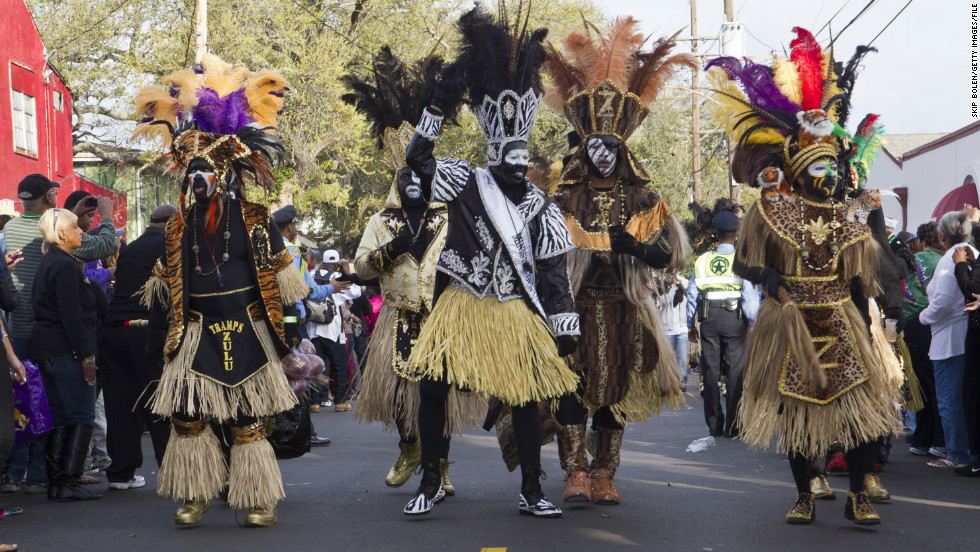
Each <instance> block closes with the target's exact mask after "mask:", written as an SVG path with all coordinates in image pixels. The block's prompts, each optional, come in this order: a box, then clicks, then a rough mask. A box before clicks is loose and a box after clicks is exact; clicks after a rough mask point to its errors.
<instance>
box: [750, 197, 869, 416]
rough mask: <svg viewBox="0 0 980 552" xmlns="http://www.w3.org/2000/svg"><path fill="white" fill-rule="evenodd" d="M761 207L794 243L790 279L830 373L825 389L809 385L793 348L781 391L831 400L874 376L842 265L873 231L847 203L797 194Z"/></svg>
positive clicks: (782, 236)
mask: <svg viewBox="0 0 980 552" xmlns="http://www.w3.org/2000/svg"><path fill="white" fill-rule="evenodd" d="M759 207H760V208H761V209H762V212H763V216H764V217H765V220H766V222H767V223H768V224H769V227H770V228H771V229H772V231H773V232H774V233H775V234H776V236H778V239H781V240H785V241H788V242H790V243H791V244H792V245H793V247H794V251H795V252H794V257H795V258H794V270H793V271H792V273H791V274H787V275H785V278H786V280H787V282H788V283H789V286H790V289H791V291H790V296H791V298H792V300H793V301H794V302H795V303H796V304H797V306H798V308H799V309H800V312H801V313H802V315H803V319H804V321H805V322H806V326H807V329H808V330H809V332H810V336H811V337H812V338H813V343H814V349H815V351H816V352H817V358H818V360H819V362H820V365H821V367H822V368H823V370H824V373H825V374H826V376H827V386H826V387H825V388H823V389H818V388H815V387H811V386H809V385H808V384H807V383H806V378H805V377H804V375H803V373H802V370H801V369H800V368H799V366H798V363H797V361H796V359H795V358H794V357H793V356H792V355H791V354H790V353H789V352H788V348H787V354H786V357H785V359H784V361H783V370H782V375H781V377H780V382H779V391H780V393H782V394H783V395H786V396H789V397H793V398H797V399H800V400H804V401H809V402H814V403H818V404H826V403H828V402H830V401H832V400H834V399H836V398H837V397H840V396H841V395H842V394H844V393H846V392H847V391H849V390H850V389H852V388H854V387H855V386H857V385H859V384H861V383H863V382H864V381H866V380H867V378H868V374H867V369H866V367H865V364H864V359H863V358H861V354H860V352H859V351H858V348H857V344H856V336H855V331H854V328H853V327H852V323H853V322H852V321H854V320H859V315H858V314H857V310H856V308H855V306H854V305H853V303H852V302H851V293H850V281H847V280H844V279H843V277H842V275H841V274H840V270H839V265H840V262H841V259H842V258H843V257H844V256H846V255H858V254H860V251H859V250H860V248H861V247H864V246H866V245H867V244H863V243H862V242H865V241H866V240H868V239H869V238H870V236H871V231H870V230H869V229H868V227H867V226H865V225H863V224H860V223H858V222H848V221H847V220H846V218H845V217H846V214H847V213H846V209H845V207H843V206H841V205H838V206H837V208H836V209H835V208H834V207H832V206H831V205H827V204H817V203H812V202H809V201H806V200H804V199H802V198H800V197H797V201H796V202H794V203H786V202H776V203H773V202H768V201H760V202H759ZM801 212H802V215H801ZM835 223H836V224H835ZM835 242H836V244H837V245H836V246H835V245H834V243H835ZM855 246H857V247H855ZM769 300H772V299H769Z"/></svg>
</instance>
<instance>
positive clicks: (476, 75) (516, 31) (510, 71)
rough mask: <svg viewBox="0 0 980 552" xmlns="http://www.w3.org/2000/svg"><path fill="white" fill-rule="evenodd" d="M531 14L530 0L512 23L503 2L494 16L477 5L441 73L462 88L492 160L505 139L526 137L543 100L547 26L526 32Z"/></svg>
mask: <svg viewBox="0 0 980 552" xmlns="http://www.w3.org/2000/svg"><path fill="white" fill-rule="evenodd" d="M529 15H530V2H527V3H525V2H524V1H523V0H522V1H521V3H520V4H519V5H518V9H517V15H516V17H515V18H514V23H513V25H512V26H511V25H510V24H509V23H508V22H509V20H510V17H509V15H508V13H507V8H506V2H503V1H501V2H500V13H499V14H498V16H497V18H496V19H495V18H494V17H492V16H491V15H490V14H488V13H486V12H485V11H484V10H483V8H481V7H480V6H479V5H478V6H477V7H475V8H473V9H472V10H470V11H469V12H467V13H465V14H464V15H463V16H462V17H460V19H459V23H458V25H457V26H458V28H459V32H460V35H461V37H460V53H459V55H458V56H457V58H456V60H455V61H453V63H452V64H451V65H450V66H449V67H447V68H446V71H445V72H444V77H443V78H444V79H445V80H447V81H449V83H451V84H455V86H457V87H461V88H462V89H463V90H465V98H466V102H467V103H468V104H469V105H470V107H471V108H472V109H473V112H474V113H475V114H476V117H477V120H478V121H479V123H480V128H481V129H482V130H483V134H484V136H486V138H487V142H488V152H487V157H488V161H489V163H490V164H491V165H497V164H499V163H500V160H501V153H502V151H503V148H504V146H505V145H506V144H507V143H509V142H515V141H525V142H526V141H527V138H528V135H529V134H530V132H531V126H532V125H533V124H534V120H535V118H536V117H537V112H538V108H539V106H540V104H541V94H542V84H541V65H542V64H543V63H544V58H545V53H544V39H545V37H546V36H547V35H548V29H537V30H533V31H529V30H528V19H529ZM446 103H448V102H446ZM443 107H444V106H443Z"/></svg>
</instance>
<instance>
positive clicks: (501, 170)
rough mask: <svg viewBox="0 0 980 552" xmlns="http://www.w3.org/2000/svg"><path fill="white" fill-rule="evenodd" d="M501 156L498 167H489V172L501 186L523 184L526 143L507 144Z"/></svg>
mask: <svg viewBox="0 0 980 552" xmlns="http://www.w3.org/2000/svg"><path fill="white" fill-rule="evenodd" d="M501 155H502V159H503V160H502V161H501V163H500V164H499V165H491V166H490V172H491V173H493V175H494V177H496V179H497V181H498V182H500V183H502V184H505V185H509V186H514V185H518V184H523V183H524V176H525V175H527V166H528V159H529V154H528V151H527V142H524V141H520V140H518V141H514V142H508V143H507V145H505V146H504V148H503V151H502V152H501Z"/></svg>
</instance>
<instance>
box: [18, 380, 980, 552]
mask: <svg viewBox="0 0 980 552" xmlns="http://www.w3.org/2000/svg"><path fill="white" fill-rule="evenodd" d="M692 389H693V386H692ZM687 400H688V403H689V405H690V407H691V408H689V409H682V410H679V411H665V412H664V413H663V415H662V416H660V417H659V418H655V419H653V420H651V421H650V422H648V423H645V424H634V425H631V426H629V427H627V429H626V435H625V439H624V442H623V459H622V465H621V466H620V468H619V472H618V474H617V477H616V485H617V487H618V488H619V490H620V493H621V494H622V497H623V504H621V505H619V506H598V505H591V504H589V505H574V506H572V505H568V506H566V507H565V508H564V510H565V514H564V517H563V518H561V519H540V520H539V519H532V518H529V517H525V516H519V515H518V513H517V496H518V492H519V489H520V475H519V474H518V473H508V472H507V469H506V468H505V466H504V463H503V462H502V460H501V459H500V452H499V449H498V448H497V444H496V438H495V436H494V435H493V434H491V433H486V432H483V431H479V430H478V431H474V432H471V433H469V434H467V435H465V436H463V437H461V438H455V439H454V440H453V447H452V451H451V453H450V457H451V459H452V460H453V461H455V463H454V464H453V465H452V467H451V478H452V481H453V483H454V484H455V486H456V489H457V495H456V496H455V497H450V498H447V499H446V501H445V502H443V503H442V504H440V505H438V506H436V507H435V509H434V510H433V512H432V513H431V514H429V515H427V516H421V517H419V518H408V517H407V516H405V515H403V514H402V513H401V509H402V507H403V506H404V505H405V503H406V502H407V501H408V500H409V499H410V498H411V495H412V493H413V492H414V490H415V486H416V485H417V483H418V478H417V477H416V478H413V479H412V481H410V482H409V483H408V484H406V485H405V486H404V487H402V488H399V489H389V488H387V487H385V485H384V476H385V473H386V472H387V470H388V468H389V467H390V465H391V463H392V462H393V461H394V459H395V457H396V456H397V452H398V451H397V446H396V442H397V437H395V436H392V435H390V434H386V433H384V432H383V430H382V429H381V428H380V427H379V426H378V425H376V424H375V425H363V424H359V423H357V422H356V421H354V419H353V417H352V415H351V414H350V413H338V412H334V411H333V409H332V408H331V409H327V408H324V409H323V412H321V413H318V414H313V420H314V424H315V425H316V427H317V429H318V431H319V433H320V435H324V436H328V437H330V438H331V439H332V440H333V443H332V444H331V445H330V446H328V447H321V448H314V449H313V451H312V452H311V453H309V454H307V455H305V456H303V457H301V458H298V459H294V460H286V461H283V462H281V463H280V466H281V468H282V472H283V479H284V481H285V486H286V495H287V497H286V500H285V501H283V502H282V503H281V504H280V506H279V524H278V525H277V526H276V527H274V528H268V529H243V528H240V527H239V526H238V524H237V523H238V522H241V521H242V520H243V518H244V512H239V513H237V515H236V513H235V512H232V511H231V510H229V509H228V508H226V507H225V506H224V505H223V504H221V503H220V502H218V501H216V502H215V504H214V506H213V507H212V509H211V511H210V512H208V513H207V514H206V515H205V517H204V521H203V523H201V524H200V525H199V526H196V527H177V526H175V525H174V523H173V514H174V510H175V509H176V505H175V504H174V503H173V502H171V501H170V500H167V499H164V498H161V497H158V496H157V495H156V494H155V492H154V490H155V485H156V466H155V464H154V463H153V460H152V458H153V455H152V453H151V451H150V448H149V441H148V440H147V439H144V451H145V452H144V455H145V457H146V458H147V464H146V466H145V468H144V469H143V470H141V471H140V472H139V473H141V474H143V475H144V476H145V477H146V480H147V486H146V487H144V488H142V489H136V490H129V491H106V496H105V498H104V499H102V500H100V501H96V502H87V503H71V504H65V503H48V502H47V500H46V499H45V497H44V496H43V495H27V494H23V493H17V494H5V495H3V496H2V497H0V500H2V502H3V504H4V505H6V506H7V507H10V506H15V505H19V506H22V507H23V508H24V510H25V513H24V515H21V516H17V517H13V518H8V519H3V520H0V542H6V543H17V544H19V545H20V549H21V550H26V551H28V552H34V551H41V550H43V551H73V552H74V551H99V552H108V551H117V550H120V551H122V550H125V551H131V550H132V551H157V550H159V551H164V550H166V551H186V552H191V551H198V550H201V551H204V550H207V551H225V550H229V551H230V550H234V551H251V550H271V551H279V550H283V551H286V550H304V551H307V550H308V551H338V552H340V551H343V552H350V551H362V550H364V551H392V552H409V551H423V550H450V551H460V552H481V551H482V550H487V551H488V552H491V551H492V552H503V551H504V550H506V552H525V551H526V552H539V551H550V550H555V551H579V550H581V551H594V550H595V551H598V550H658V551H675V550H676V551H712V552H728V551H753V552H754V551H769V550H774V551H775V550H791V551H794V552H797V551H807V550H814V551H820V552H838V551H841V552H843V551H847V550H857V551H861V552H873V551H915V552H923V551H931V550H937V551H939V550H941V551H943V552H957V551H971V552H976V551H977V550H980V538H978V537H980V479H969V478H962V477H957V476H954V475H953V473H952V472H951V470H949V469H939V468H931V467H928V466H926V459H925V458H923V457H918V456H910V455H909V454H908V447H907V445H905V443H904V438H903V436H899V437H898V438H897V439H896V440H895V447H894V449H893V452H892V455H891V462H890V463H889V464H888V466H887V467H886V469H885V471H884V472H882V476H881V478H882V482H883V484H884V485H885V487H886V488H888V489H889V491H891V494H892V499H891V500H890V501H889V502H888V503H886V504H880V505H878V506H877V508H878V511H879V513H880V514H881V516H882V519H883V523H882V524H881V525H879V526H877V527H873V528H866V527H859V526H856V525H854V524H852V523H851V522H848V521H846V520H845V519H844V516H843V510H844V496H845V491H846V490H847V477H846V476H831V486H832V487H833V488H834V489H835V490H836V491H837V492H838V497H837V500H835V501H817V521H816V522H815V523H814V524H813V525H809V526H791V525H788V524H786V523H785V521H784V517H783V516H784V515H785V513H786V511H787V510H788V509H789V507H790V506H791V505H792V503H793V501H794V496H795V495H794V493H795V490H794V487H793V485H792V479H791V476H790V472H789V466H788V463H787V461H786V459H785V456H784V455H780V454H777V453H775V452H772V451H762V452H760V451H749V450H747V448H746V446H745V445H744V444H743V443H741V442H740V441H737V440H736V441H732V440H730V439H724V438H719V439H717V441H716V445H715V446H713V447H710V448H709V449H708V450H707V451H705V452H700V453H696V454H695V453H689V452H685V449H686V448H687V446H688V445H689V444H690V443H691V441H692V440H694V439H696V438H700V437H704V436H705V435H706V434H707V433H706V428H705V425H704V421H703V415H702V405H701V403H700V400H699V399H698V398H695V397H688V399H687ZM542 457H543V458H542V463H543V466H544V470H545V471H546V472H547V474H548V478H547V480H546V481H544V483H543V486H544V489H545V493H546V494H547V495H548V496H549V497H550V498H551V499H552V500H554V501H556V502H559V503H560V499H561V493H562V490H563V489H564V483H563V482H562V472H561V469H560V468H559V465H558V452H557V448H556V445H555V444H554V443H551V444H549V445H547V446H545V447H544V449H543V451H542ZM96 488H101V489H102V490H105V485H104V484H103V485H101V486H96Z"/></svg>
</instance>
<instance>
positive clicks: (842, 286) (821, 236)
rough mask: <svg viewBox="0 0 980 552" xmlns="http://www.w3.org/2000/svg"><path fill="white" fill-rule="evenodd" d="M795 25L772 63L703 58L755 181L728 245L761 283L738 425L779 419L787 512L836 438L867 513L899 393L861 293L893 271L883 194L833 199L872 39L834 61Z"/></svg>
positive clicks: (805, 513) (803, 511) (868, 516)
mask: <svg viewBox="0 0 980 552" xmlns="http://www.w3.org/2000/svg"><path fill="white" fill-rule="evenodd" d="M794 32H795V33H796V35H797V37H796V39H794V40H793V41H792V42H791V43H790V49H791V53H790V57H789V58H788V59H786V58H776V59H775V60H774V61H773V66H772V67H771V68H769V67H766V66H762V65H759V64H756V63H754V62H752V61H750V60H748V59H745V60H738V59H736V58H730V57H729V58H718V59H716V60H713V61H712V62H711V63H709V64H708V66H707V68H708V69H709V81H710V84H711V87H712V88H713V89H714V92H715V95H714V96H715V99H716V100H717V101H718V102H719V104H720V105H718V106H713V107H712V109H713V110H714V112H715V113H714V115H715V117H716V118H717V119H718V121H719V122H720V123H721V124H723V125H724V127H725V128H726V130H727V131H728V133H729V139H730V143H732V144H734V145H735V157H734V159H733V162H732V171H733V174H734V176H735V179H736V180H737V181H739V182H743V183H748V184H752V185H756V186H761V187H762V188H763V193H762V197H760V199H759V200H758V201H756V202H755V204H753V205H752V206H751V208H750V209H749V211H748V213H747V214H746V215H745V218H744V219H743V221H742V228H741V231H740V234H739V241H738V244H739V245H738V251H737V255H738V259H737V264H736V273H737V274H739V276H742V277H744V278H746V279H748V280H750V281H752V282H753V283H758V284H763V286H764V288H765V290H766V293H767V295H768V297H767V298H766V299H765V301H764V302H763V304H762V306H761V307H760V309H759V317H758V321H757V323H756V325H755V327H754V329H753V330H752V333H751V335H750V336H749V342H750V346H749V353H748V361H747V363H746V368H745V382H744V390H743V397H742V405H741V409H740V412H739V416H740V421H741V438H742V439H743V440H745V441H746V442H747V443H749V444H750V445H751V446H754V447H766V446H767V445H769V444H770V442H771V441H772V438H773V434H774V433H777V432H778V434H779V436H778V439H777V441H778V444H779V446H780V447H781V448H784V449H785V450H786V451H787V452H788V454H789V460H790V466H791V468H792V471H793V476H794V480H795V482H796V485H797V491H798V493H797V501H796V504H795V505H794V506H793V508H792V509H791V510H790V512H789V513H788V514H787V516H786V519H787V521H788V522H790V523H809V522H812V521H813V519H814V516H815V513H814V502H813V499H814V494H813V493H812V492H811V487H810V473H809V465H810V464H811V462H812V459H813V458H814V457H816V456H820V455H822V454H824V452H825V451H826V448H827V446H828V445H829V443H830V442H831V441H832V440H834V439H840V440H841V442H842V443H843V446H844V448H845V450H847V455H848V464H849V466H850V476H851V477H850V491H849V492H848V499H847V503H846V505H845V517H846V518H847V519H850V520H853V521H854V522H855V523H858V524H876V523H879V517H878V514H877V512H875V510H874V508H873V507H872V506H871V503H870V501H869V498H868V495H867V493H866V492H865V491H864V476H865V475H866V474H868V473H871V471H872V464H873V462H874V458H875V457H876V454H877V451H876V441H877V439H878V438H879V437H880V436H883V435H888V434H889V433H890V432H891V430H892V427H893V424H895V423H896V422H897V413H896V410H895V408H894V406H893V402H894V401H895V400H897V398H898V396H897V387H896V385H895V384H894V382H893V381H890V379H889V369H888V366H887V365H888V363H889V362H890V361H892V360H894V358H892V359H889V358H888V355H887V349H888V344H887V343H884V344H881V343H880V341H879V340H875V342H873V341H872V334H873V333H875V330H876V326H880V324H879V322H878V321H877V320H873V318H872V315H871V313H869V303H870V302H869V298H873V297H876V296H877V295H878V289H879V286H880V287H881V288H882V289H884V290H885V291H886V292H890V290H894V289H895V288H896V286H898V285H899V283H898V280H897V278H894V277H893V276H894V273H893V272H890V271H887V270H881V271H880V270H879V265H883V264H886V263H885V261H886V260H887V261H888V262H891V257H890V253H887V252H885V251H883V250H882V249H881V247H880V245H879V244H878V242H877V241H876V240H875V238H874V237H873V236H872V229H871V228H870V227H869V226H868V216H869V214H870V213H871V212H872V211H874V210H875V209H877V208H878V207H879V206H880V196H879V194H878V193H877V192H875V191H873V190H867V191H864V192H863V193H861V194H860V195H858V196H857V197H855V198H849V197H847V198H843V200H842V201H838V199H837V198H841V196H842V195H843V194H842V193H841V192H842V191H843V192H846V191H848V190H847V188H848V182H849V181H851V179H852V178H853V175H852V172H851V171H852V170H854V169H853V168H852V165H851V163H850V161H851V159H852V158H853V156H854V152H855V148H854V142H853V139H852V137H851V136H850V135H848V134H847V132H846V131H845V130H844V129H843V128H842V126H843V125H844V124H846V121H847V113H848V110H849V107H850V94H851V91H852V89H853V85H854V79H855V77H856V71H857V67H858V65H859V62H860V60H861V58H862V57H863V55H864V54H865V53H867V52H868V51H869V49H868V48H865V47H859V48H858V51H857V53H856V54H855V55H854V57H852V58H851V60H850V61H849V62H848V63H847V65H846V66H845V67H838V68H837V69H835V66H834V61H833V57H832V55H831V54H830V52H823V51H822V49H821V47H820V45H819V43H818V42H817V41H816V39H815V38H814V37H813V35H812V34H810V33H809V31H806V30H805V29H801V28H799V27H797V28H794ZM736 83H738V84H739V85H741V89H740V88H739V86H737V85H736ZM838 172H839V173H841V174H843V175H845V178H842V179H841V180H843V182H841V183H840V184H839V183H838V176H837V174H838ZM842 188H843V190H842ZM885 255H888V257H885ZM898 315H899V316H900V315H901V311H900V309H899V313H898ZM877 329H880V328H877Z"/></svg>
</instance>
